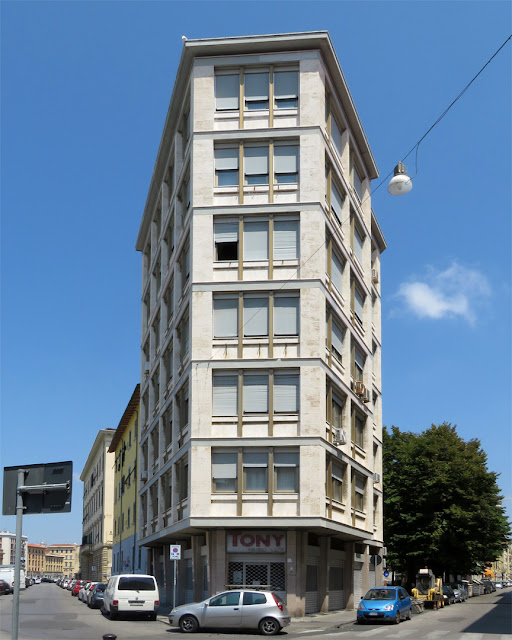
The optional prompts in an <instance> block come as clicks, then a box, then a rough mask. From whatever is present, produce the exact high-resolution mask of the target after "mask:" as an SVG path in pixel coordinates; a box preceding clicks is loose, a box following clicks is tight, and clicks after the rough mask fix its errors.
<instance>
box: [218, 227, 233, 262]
mask: <svg viewBox="0 0 512 640" xmlns="http://www.w3.org/2000/svg"><path fill="white" fill-rule="evenodd" d="M214 242H215V260H216V261H218V262H232V261H234V260H238V221H227V220H226V221H222V222H220V221H219V222H215V223H214Z"/></svg>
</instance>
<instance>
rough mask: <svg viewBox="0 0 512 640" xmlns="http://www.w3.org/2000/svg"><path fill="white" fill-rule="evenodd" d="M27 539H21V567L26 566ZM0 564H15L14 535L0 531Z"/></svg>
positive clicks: (23, 537) (25, 537) (24, 537)
mask: <svg viewBox="0 0 512 640" xmlns="http://www.w3.org/2000/svg"><path fill="white" fill-rule="evenodd" d="M27 545H28V538H27V536H22V537H21V558H22V561H21V562H22V565H26V561H27V555H28V548H27ZM0 556H1V557H0V564H15V562H16V534H15V533H10V532H9V531H0Z"/></svg>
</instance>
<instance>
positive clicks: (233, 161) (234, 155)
mask: <svg viewBox="0 0 512 640" xmlns="http://www.w3.org/2000/svg"><path fill="white" fill-rule="evenodd" d="M215 169H216V170H218V171H236V170H237V169H238V147H235V148H229V149H228V148H220V149H215Z"/></svg>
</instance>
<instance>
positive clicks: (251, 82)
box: [244, 72, 269, 101]
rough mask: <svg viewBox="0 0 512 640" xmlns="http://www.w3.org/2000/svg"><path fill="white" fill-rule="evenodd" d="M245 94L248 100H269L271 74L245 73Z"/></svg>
mask: <svg viewBox="0 0 512 640" xmlns="http://www.w3.org/2000/svg"><path fill="white" fill-rule="evenodd" d="M244 81H245V90H244V95H245V98H246V99H247V100H251V101H253V100H258V101H259V100H268V87H269V75H268V72H265V73H246V74H245V78H244Z"/></svg>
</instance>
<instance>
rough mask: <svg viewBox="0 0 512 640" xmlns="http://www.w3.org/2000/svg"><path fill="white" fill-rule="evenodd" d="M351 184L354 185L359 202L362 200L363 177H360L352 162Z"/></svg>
mask: <svg viewBox="0 0 512 640" xmlns="http://www.w3.org/2000/svg"><path fill="white" fill-rule="evenodd" d="M352 184H353V186H354V191H355V192H356V194H357V197H358V198H359V202H362V200H363V179H362V178H361V175H360V173H359V171H358V169H357V167H356V165H355V163H354V162H352Z"/></svg>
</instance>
